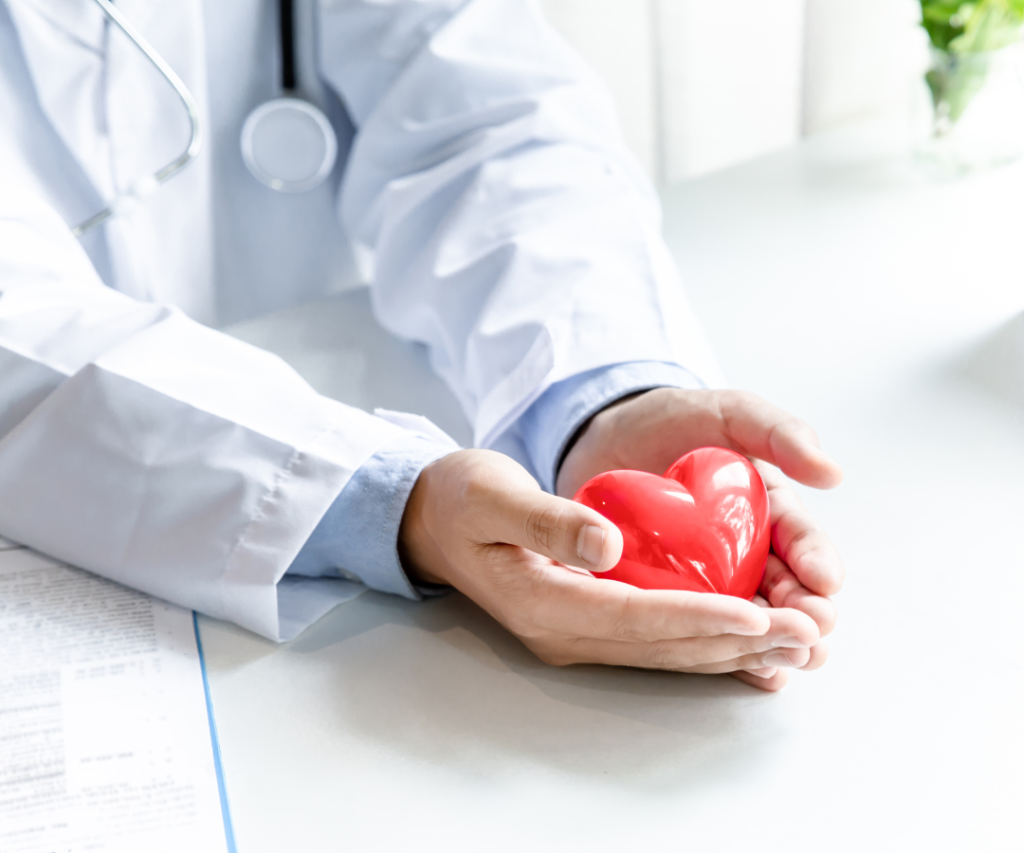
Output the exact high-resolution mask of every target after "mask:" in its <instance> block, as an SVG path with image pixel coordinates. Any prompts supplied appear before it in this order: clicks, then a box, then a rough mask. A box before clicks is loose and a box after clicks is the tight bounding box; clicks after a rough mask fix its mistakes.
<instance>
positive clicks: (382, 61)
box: [319, 0, 719, 449]
mask: <svg viewBox="0 0 1024 853" xmlns="http://www.w3.org/2000/svg"><path fill="white" fill-rule="evenodd" d="M319 32H320V45H319V63H320V70H321V74H322V75H323V77H324V78H325V79H326V81H327V82H328V83H329V84H330V85H331V86H333V87H334V88H335V89H336V90H337V92H338V93H339V94H340V96H341V98H342V99H343V101H344V103H345V104H346V106H347V109H348V111H349V113H350V115H351V117H352V119H353V121H354V123H355V125H356V127H357V133H356V137H355V140H354V143H353V147H352V150H351V153H350V157H349V162H348V165H347V169H346V173H345V178H344V181H343V184H342V188H341V192H340V196H339V212H340V216H341V218H342V220H343V223H344V224H345V227H346V230H347V231H348V233H349V234H350V235H351V236H352V238H353V240H354V242H355V245H356V248H357V252H358V255H359V257H360V258H361V261H362V263H363V265H364V270H365V272H366V274H367V275H368V276H369V278H370V279H371V281H372V283H373V304H374V308H375V311H376V312H377V314H378V316H379V318H380V320H381V322H382V323H383V324H384V325H385V326H386V327H387V328H388V329H390V330H391V331H392V332H394V333H395V334H397V335H400V336H402V337H404V338H407V339H410V340H415V341H419V342H422V343H424V344H426V346H427V347H428V350H429V353H430V357H431V361H432V364H433V366H434V368H435V370H436V371H437V372H438V373H439V374H440V375H441V376H442V377H443V378H444V379H445V380H446V382H447V383H448V384H449V386H450V387H451V388H452V390H453V391H454V393H455V394H456V395H457V397H458V399H459V400H460V402H461V404H462V406H463V409H464V410H465V412H466V414H467V416H468V418H469V419H470V422H471V423H472V424H473V427H474V434H475V443H476V444H477V445H478V446H486V447H498V446H502V447H503V449H504V448H505V447H506V446H507V445H503V444H502V442H501V439H502V436H503V434H504V433H505V432H507V431H508V430H509V429H510V428H511V427H512V425H513V424H514V423H515V421H516V420H517V419H518V418H519V417H520V416H521V415H522V413H523V412H524V411H526V409H527V408H529V406H530V405H531V404H532V403H533V402H534V401H535V400H537V399H538V398H539V397H540V396H541V395H542V394H543V393H544V391H545V390H546V389H547V388H549V387H550V386H551V385H553V384H555V383H557V382H560V381H562V380H565V379H567V378H569V377H572V376H576V375H579V374H582V373H585V372H587V371H590V370H593V369H595V368H599V367H603V366H608V365H613V364H621V363H626V362H639V361H646V362H663V363H668V364H675V365H679V366H681V367H685V368H687V369H688V370H689V371H691V372H692V373H693V374H695V375H698V376H700V377H701V378H702V379H703V380H704V381H705V382H706V383H708V384H709V385H714V384H717V383H718V381H719V380H718V378H717V377H718V374H717V368H716V366H715V363H714V359H713V356H712V355H711V353H710V350H709V348H708V347H707V344H706V339H705V337H704V335H703V333H702V331H701V329H700V327H699V325H698V323H697V322H696V320H695V319H694V316H693V314H692V312H691V310H690V308H689V306H688V304H687V302H686V299H685V297H684V294H683V291H682V287H681V284H680V281H679V278H678V275H677V272H676V270H675V268H674V265H673V262H672V260H671V258H670V257H669V254H668V252H667V250H666V247H665V245H664V243H663V242H662V239H661V237H660V233H659V230H660V212H659V207H658V202H657V199H656V196H655V194H654V192H653V190H652V189H651V187H650V186H649V184H648V182H647V180H646V179H645V177H644V176H643V175H642V173H641V172H640V170H639V168H638V166H637V165H636V164H635V162H634V160H633V158H632V157H631V156H630V155H629V154H628V152H627V151H626V149H625V147H624V145H623V142H622V139H621V136H620V133H619V130H618V127H617V121H616V118H615V115H614V110H613V107H612V105H611V101H610V98H609V96H608V94H607V92H606V91H605V89H604V87H603V86H602V84H601V83H600V81H599V80H598V79H597V78H596V76H595V75H594V74H593V72H591V71H590V70H589V69H588V68H587V67H586V66H585V64H584V63H583V62H582V61H581V60H579V59H578V58H577V57H576V56H575V55H574V54H573V52H572V51H571V50H570V49H569V47H568V46H567V45H566V44H565V43H564V42H563V41H562V39H561V38H560V37H559V36H558V34H557V33H556V32H555V31H554V30H553V29H552V27H551V26H550V25H549V24H548V23H547V22H546V21H545V20H544V18H543V15H542V13H541V11H540V7H539V4H538V3H537V2H535V0H391V2H380V0H333V2H332V1H331V0H322V2H321V6H320V27H319Z"/></svg>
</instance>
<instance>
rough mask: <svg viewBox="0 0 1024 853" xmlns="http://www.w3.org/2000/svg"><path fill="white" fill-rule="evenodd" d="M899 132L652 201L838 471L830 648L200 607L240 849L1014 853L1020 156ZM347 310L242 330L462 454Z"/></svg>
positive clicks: (1018, 829) (803, 150)
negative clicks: (619, 649)
mask: <svg viewBox="0 0 1024 853" xmlns="http://www.w3.org/2000/svg"><path fill="white" fill-rule="evenodd" d="M889 138H890V135H889V133H888V131H887V130H886V129H885V128H883V127H881V126H879V127H865V128H859V129H854V130H850V131H846V132H843V133H839V134H836V135H834V136H830V137H821V138H817V139H815V140H813V141H811V142H809V143H805V144H803V145H802V146H800V147H798V148H796V149H793V150H790V151H786V152H783V153H780V154H778V155H775V156H773V157H770V158H767V159H765V160H762V161H759V162H757V163H755V164H752V165H748V166H744V167H741V168H738V169H734V170H731V171H729V172H726V173H723V174H719V175H716V176H712V177H709V178H706V179H702V180H699V181H696V182H692V183H687V184H684V185H681V186H678V187H675V188H672V189H670V190H668V191H666V192H665V193H664V201H665V209H666V223H665V230H666V234H667V237H668V241H669V244H670V246H671V248H672V250H673V252H674V253H675V255H676V258H677V259H678V262H679V265H680V267H681V269H682V272H683V276H684V278H685V280H686V282H687V286H688V288H689V292H690V296H691V298H692V299H693V301H694V303H695V304H696V306H697V309H698V311H699V313H700V315H701V316H702V318H703V319H704V321H705V323H706V325H707V328H708V331H709V333H710V335H711V337H712V339H713V341H714V342H715V344H716V347H717V349H718V352H719V354H720V357H721V360H722V362H723V366H724V367H725V369H726V372H727V374H728V375H729V376H730V378H731V380H732V383H733V384H734V385H735V386H737V387H742V388H748V389H751V390H754V391H757V392H759V393H760V394H762V395H763V396H765V397H768V398H769V399H771V400H773V401H775V402H777V403H779V404H780V405H782V406H785V407H787V408H789V409H790V410H792V411H794V412H796V413H798V414H800V415H801V416H803V417H805V418H806V419H808V420H809V421H810V422H811V423H812V424H814V425H815V426H816V428H817V429H818V431H819V433H820V435H821V437H822V441H823V444H824V446H825V448H826V449H827V450H828V451H829V452H831V453H832V454H833V455H835V456H836V457H837V458H838V459H839V460H840V461H841V462H842V463H843V464H844V466H845V468H846V472H847V479H846V482H845V483H844V485H843V486H842V487H841V488H840V489H839V490H837V491H835V492H831V493H824V494H815V493H810V492H809V490H805V494H806V496H807V499H808V501H809V502H810V503H811V504H812V505H813V507H814V510H815V511H816V513H817V514H818V517H819V518H820V519H821V521H822V523H823V525H824V526H825V527H826V529H828V530H829V531H830V533H831V534H832V536H833V537H834V538H835V540H836V541H837V543H838V545H839V547H840V550H841V551H842V553H843V555H844V557H845V560H846V565H847V570H848V582H847V586H846V589H845V590H844V592H843V593H842V595H841V596H840V598H839V607H840V624H839V627H838V629H837V631H836V633H835V634H834V636H833V638H832V639H831V648H832V659H831V660H830V662H829V663H828V665H827V666H826V667H825V668H824V669H823V670H821V671H819V672H816V673H806V674H805V673H796V674H795V676H794V677H793V678H792V680H791V683H790V686H789V687H788V688H787V689H786V690H784V691H783V692H782V693H780V694H777V695H772V696H768V695H763V694H760V693H758V692H756V691H754V690H753V689H751V688H748V687H746V686H744V685H742V684H740V683H738V682H736V681H734V680H731V679H728V678H711V677H693V676H678V675H671V674H662V673H651V672H637V671H627V670H613V669H601V668H594V667H581V668H572V669H564V670H559V669H553V668H550V667H546V666H544V665H542V664H540V663H539V662H537V661H536V660H535V659H533V658H532V656H531V655H530V654H529V653H528V652H527V651H526V650H525V649H524V648H523V647H521V646H520V645H519V644H518V643H517V642H516V641H515V640H513V639H511V638H510V637H509V636H508V635H506V634H505V633H504V632H503V631H502V630H501V629H500V628H499V627H497V626H496V624H495V623H493V622H492V621H491V620H490V619H489V618H488V617H487V616H486V615H484V614H483V613H482V612H481V611H480V610H478V609H477V608H475V607H474V606H473V605H471V604H470V603H468V602H467V601H466V600H465V599H463V598H461V597H459V596H451V597H448V598H444V599H441V600H438V601H432V602H429V603H426V604H412V603H409V602H405V601H402V600H398V599H393V598H389V597H387V596H384V595H377V594H368V595H365V596H364V597H362V598H361V599H359V600H357V601H355V602H353V603H350V604H347V605H344V606H342V607H340V608H338V609H337V610H335V611H334V612H333V613H331V614H330V615H329V616H327V617H326V618H325V619H323V620H322V621H321V622H320V623H318V624H317V625H315V626H314V627H313V628H311V629H310V630H309V631H307V632H306V633H305V634H304V635H303V636H301V637H300V638H299V639H297V640H296V641H294V642H292V643H291V644H290V645H287V646H282V647H276V646H274V645H273V644H271V643H268V642H265V641H263V640H261V639H260V638H258V637H255V636H253V635H250V634H247V633H245V632H243V631H241V630H238V629H235V628H233V627H231V626H227V625H224V624H221V623H215V622H212V621H210V620H204V622H203V628H202V633H203V642H204V645H205V647H206V653H207V657H208V664H209V667H210V671H211V688H212V692H213V698H214V705H215V709H216V714H217V720H218V724H219V728H220V734H221V740H222V748H223V753H224V766H225V771H226V775H227V784H228V791H229V795H230V798H231V804H232V810H233V813H234V819H235V829H236V833H237V837H238V843H239V850H240V851H241V853H258V851H275V853H279V851H282V850H292V851H299V850H305V851H312V850H342V849H346V850H358V851H368V850H398V849H412V850H453V851H455V850H457V851H462V850H487V851H497V850H502V851H503V850H515V851H522V850H545V851H546V850H556V849H559V850H590V851H593V850H601V851H604V850H609V851H610V850H615V851H619V850H626V849H629V850H643V849H645V848H647V846H648V845H650V846H651V847H652V848H654V849H686V850H695V851H697V850H699V851H747V850H750V849H757V850H759V851H774V850H780V851H782V850H785V851H811V850H822V851H830V853H834V851H847V850H849V851H865V850H885V851H888V850H898V851H909V850H957V851H961V850H977V851H1002V850H1020V849H1024V828H1022V826H1021V824H1020V821H1019V820H1017V819H1016V816H1017V814H1019V810H1020V803H1021V798H1022V794H1024V736H1022V729H1024V726H1022V724H1021V721H1022V720H1024V689H1022V685H1024V677H1022V676H1024V639H1022V638H1024V619H1022V618H1021V609H1020V608H1021V605H1020V602H1021V601H1022V599H1024V595H1022V593H1024V544H1022V537H1021V535H1020V531H1021V530H1022V529H1024V523H1022V515H1024V499H1022V496H1021V490H1020V486H1019V484H1020V483H1021V482H1024V314H1021V311H1022V309H1024V268H1022V267H1024V253H1022V252H1021V246H1022V244H1024V241H1022V239H1021V235H1022V233H1024V228H1022V226H1024V213H1022V211H1024V204H1022V202H1024V168H1021V167H1012V168H1007V169H1003V170H1000V171H996V172H991V173H988V174H984V175H979V176H976V177H972V178H969V179H966V180H963V181H959V182H955V183H930V182H929V181H928V180H926V179H925V178H923V177H922V176H920V175H919V174H918V173H916V172H915V170H914V168H913V166H912V164H911V163H910V162H909V161H908V160H907V158H906V157H905V156H903V155H902V154H901V153H900V151H899V150H898V147H894V146H890V145H889V144H888V142H887V140H888V139H889ZM367 316H368V309H367V305H366V298H365V294H363V293H353V294H349V295H346V296H344V297H341V298H339V299H337V300H334V301H332V302H331V303H329V304H328V305H326V306H325V305H319V306H317V307H316V308H315V309H309V308H300V309H296V310H294V311H291V312H287V313H285V314H282V315H277V316H275V317H272V318H269V319H263V320H260V321H258V322H256V323H251V324H247V325H245V326H241V327H238V328H236V329H235V330H233V331H234V332H235V333H236V334H238V335H239V336H240V337H243V338H246V339H248V340H251V341H253V342H256V343H259V344H261V345H264V346H267V347H268V348H271V349H275V350H277V351H278V352H280V353H281V354H282V355H284V356H285V357H286V358H288V359H289V360H290V361H291V362H292V363H293V364H294V365H295V366H296V367H297V368H298V369H299V370H300V371H301V372H303V373H304V374H305V375H306V376H307V377H308V378H309V379H310V381H312V382H313V383H314V385H316V386H317V387H318V388H319V389H320V390H322V391H323V392H324V393H328V394H333V395H335V396H338V397H340V398H342V399H345V400H346V401H349V402H352V403H355V404H357V405H362V406H366V407H370V406H373V405H384V406H388V407H391V408H401V407H404V408H406V409H407V410H415V409H418V410H420V411H422V412H424V413H425V414H428V415H430V416H431V417H433V418H434V419H435V420H436V421H437V422H438V423H439V424H440V425H441V426H443V427H445V428H446V429H448V430H449V431H450V432H452V433H453V434H454V435H456V436H457V437H458V438H460V439H462V440H466V439H467V434H468V433H467V430H466V428H465V425H464V424H463V423H462V422H461V417H460V416H459V414H458V411H457V409H456V408H455V406H454V404H453V403H452V401H451V397H450V395H448V394H447V392H445V391H444V389H443V388H441V387H440V386H439V385H438V384H437V383H436V381H434V380H432V378H431V377H430V376H429V373H428V371H427V370H426V368H425V366H424V364H423V361H422V356H421V354H420V353H418V352H417V351H416V350H415V349H414V348H412V347H405V346H404V345H401V344H397V343H396V342H394V341H390V340H387V339H386V338H384V337H383V336H382V335H380V334H379V333H378V332H376V331H374V330H373V329H372V328H370V326H369V324H368V323H367V322H366V318H367ZM339 329H340V330H342V331H344V332H345V334H346V335H348V337H347V339H346V340H347V343H339V342H338V338H339V337H340V334H339ZM396 376H399V377H401V378H399V379H395V377H396ZM385 377H390V378H385Z"/></svg>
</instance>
